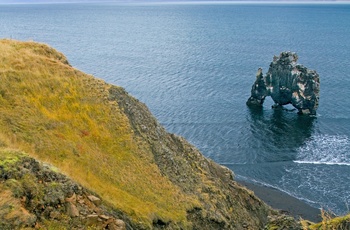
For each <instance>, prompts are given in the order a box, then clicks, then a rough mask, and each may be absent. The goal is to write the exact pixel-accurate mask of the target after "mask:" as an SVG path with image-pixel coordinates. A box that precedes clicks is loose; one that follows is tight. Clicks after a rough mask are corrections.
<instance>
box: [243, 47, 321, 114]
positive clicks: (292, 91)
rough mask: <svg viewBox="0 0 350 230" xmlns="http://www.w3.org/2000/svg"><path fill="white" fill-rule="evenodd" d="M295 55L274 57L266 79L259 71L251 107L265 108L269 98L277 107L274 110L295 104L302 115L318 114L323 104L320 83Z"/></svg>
mask: <svg viewBox="0 0 350 230" xmlns="http://www.w3.org/2000/svg"><path fill="white" fill-rule="evenodd" d="M297 60H298V56H297V54H295V53H293V52H282V53H281V54H280V56H279V57H276V56H275V57H274V60H273V62H271V64H270V68H269V70H268V72H267V74H266V76H263V73H262V69H261V68H259V70H258V73H257V75H256V80H255V82H254V84H253V86H252V90H251V96H250V98H249V99H248V101H247V105H255V106H256V105H257V106H261V105H262V104H263V103H264V100H265V98H266V97H267V96H271V97H272V99H273V101H274V102H275V103H276V104H275V106H274V107H279V106H283V105H286V104H292V105H293V106H294V107H295V108H296V109H298V111H299V113H300V114H311V115H314V114H316V110H317V108H318V101H319V92H320V80H319V75H318V74H317V73H316V71H314V70H309V69H307V68H306V67H304V66H302V65H299V64H297Z"/></svg>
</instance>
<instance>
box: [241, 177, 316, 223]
mask: <svg viewBox="0 0 350 230" xmlns="http://www.w3.org/2000/svg"><path fill="white" fill-rule="evenodd" d="M236 181H237V182H238V183H239V184H241V185H243V186H244V187H246V188H248V189H249V190H252V191H253V192H254V194H255V195H256V196H257V197H258V198H259V199H261V200H262V201H264V202H265V203H266V204H268V205H269V206H271V207H272V208H273V209H277V210H280V211H282V212H284V213H286V214H288V215H291V216H293V217H295V218H297V219H299V218H300V217H301V218H303V219H305V220H309V221H312V222H316V223H317V222H321V221H322V218H321V210H320V209H317V208H314V207H311V206H310V205H308V204H307V203H305V202H303V201H301V200H299V199H297V198H295V197H293V196H291V195H289V194H287V193H285V192H282V191H280V190H278V189H275V188H271V187H267V186H264V185H258V184H254V183H251V182H247V181H243V180H238V179H236Z"/></svg>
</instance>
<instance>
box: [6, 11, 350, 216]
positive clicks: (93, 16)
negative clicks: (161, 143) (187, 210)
mask: <svg viewBox="0 0 350 230" xmlns="http://www.w3.org/2000/svg"><path fill="white" fill-rule="evenodd" d="M0 37H7V38H14V39H20V40H31V39H33V40H35V41H40V42H45V43H48V44H50V45H52V46H54V47H55V48H57V49H59V50H60V51H62V52H63V53H65V54H66V55H67V57H68V59H69V60H70V62H71V64H72V65H73V66H76V67H77V68H79V69H81V70H83V71H84V72H87V73H91V74H94V75H95V76H96V77H99V78H103V79H105V80H106V81H108V82H110V83H114V84H118V85H121V86H123V87H125V88H126V89H127V90H128V91H129V92H130V93H131V94H132V95H134V96H135V97H137V98H138V99H140V100H141V101H143V102H145V103H146V104H147V106H148V107H149V108H150V109H151V111H152V112H153V113H154V114H155V116H156V117H157V118H158V119H159V121H160V122H161V123H162V124H163V125H164V126H165V127H166V128H167V129H168V130H169V131H170V132H174V133H177V134H179V135H182V136H185V137H186V138H187V139H188V140H189V141H190V142H191V143H193V144H194V145H196V146H197V147H198V148H199V149H200V150H201V151H202V152H203V153H204V154H205V155H206V156H208V157H210V158H212V159H214V160H215V161H217V162H219V163H221V164H223V165H226V166H228V167H229V168H231V169H232V170H233V171H234V172H235V174H236V175H237V177H239V178H240V179H244V180H248V181H251V182H252V181H253V182H256V183H261V184H266V185H269V186H272V187H275V188H278V189H280V190H283V191H285V192H287V193H289V194H291V195H293V196H295V197H297V198H299V199H302V200H305V201H306V202H308V203H310V204H312V205H313V206H315V207H323V208H326V209H329V210H331V211H334V212H336V213H337V214H344V213H346V212H347V211H348V208H347V204H348V203H349V202H350V177H349V175H350V98H349V88H350V76H349V70H348V67H349V66H350V55H349V51H350V42H349V41H350V5H339V4H338V5H327V4H322V5H307V4H302V5H287V4H280V5H278V4H277V5H276V4H275V5H273V4H265V5H259V4H258V5H257V4H255V5H254V4H206V5H200V4H182V5H176V4H158V5H156V4H149V5H147V4H143V5H142V4H137V5H135V4H134V5H132V4H129V5H125V4H124V5H122V4H89V5H84V4H53V5H0ZM286 50H291V51H295V52H297V53H298V55H299V62H300V63H301V64H304V65H305V66H307V67H308V68H311V69H315V70H317V72H318V73H319V74H320V78H321V97H320V107H319V110H318V115H317V117H312V118H310V117H304V116H298V115H297V114H296V112H295V111H285V110H283V111H274V110H272V109H271V108H270V107H271V105H272V101H271V100H269V101H267V102H266V105H265V107H264V108H263V109H261V110H252V109H249V108H247V107H246V105H245V102H246V100H247V98H248V97H249V94H250V88H251V85H252V83H253V81H254V79H255V73H256V71H257V69H258V68H259V67H262V68H263V70H264V73H265V72H267V69H268V66H269V63H270V62H271V61H272V57H273V55H278V54H279V53H280V52H282V51H286ZM0 55H1V54H0Z"/></svg>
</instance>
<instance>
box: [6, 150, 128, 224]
mask: <svg viewBox="0 0 350 230" xmlns="http://www.w3.org/2000/svg"><path fill="white" fill-rule="evenodd" d="M55 170H57V169H55ZM92 194H93V192H91V191H89V190H87V189H86V188H84V187H82V186H81V185H79V184H77V183H76V182H74V181H72V180H70V179H69V178H68V177H66V176H65V175H63V174H60V173H58V172H55V171H54V168H52V166H49V165H45V164H43V163H40V162H38V161H36V160H35V159H33V158H31V157H29V156H27V155H24V154H22V153H21V152H18V151H12V150H0V198H1V199H0V229H22V228H25V229H34V228H35V229H46V228H45V227H48V229H109V230H114V229H117V230H125V229H126V228H127V227H126V225H127V226H129V224H128V222H130V221H129V220H128V218H127V217H126V216H124V215H122V214H121V215H120V214H117V213H116V212H113V211H112V212H111V211H109V210H108V209H107V208H106V207H105V206H104V205H102V203H101V199H100V198H98V197H96V196H95V195H92ZM119 218H123V219H124V220H125V221H126V222H124V221H123V220H121V219H119ZM129 229H130V226H129Z"/></svg>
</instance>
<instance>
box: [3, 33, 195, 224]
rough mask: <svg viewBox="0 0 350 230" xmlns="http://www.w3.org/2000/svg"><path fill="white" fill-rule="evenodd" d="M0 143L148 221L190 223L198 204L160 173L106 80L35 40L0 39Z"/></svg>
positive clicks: (133, 215) (135, 216)
mask: <svg viewBox="0 0 350 230" xmlns="http://www.w3.org/2000/svg"><path fill="white" fill-rule="evenodd" d="M0 77H1V84H0V104H1V106H0V114H1V116H0V130H1V131H0V144H1V145H2V146H5V147H10V148H16V149H21V150H24V151H26V152H27V153H29V154H30V155H32V156H34V157H35V158H37V159H40V160H42V161H45V162H48V163H51V164H53V165H55V166H56V167H58V168H60V169H61V170H62V172H64V173H65V174H67V175H69V176H70V177H71V178H73V179H74V180H76V181H77V182H79V183H80V184H82V185H83V186H86V187H87V188H90V189H91V190H93V191H95V192H96V193H98V194H100V195H101V196H102V197H103V198H104V200H105V201H107V202H109V203H110V204H111V205H112V206H113V207H116V208H118V209H120V210H123V211H125V212H126V213H127V214H128V215H130V216H131V217H132V218H134V219H135V220H137V221H141V222H143V223H144V224H145V225H150V224H151V222H152V220H153V219H157V218H158V217H160V218H162V219H164V220H167V219H171V220H173V221H175V222H179V223H182V224H184V225H186V210H187V209H189V208H190V207H192V206H194V205H196V203H198V202H197V201H196V200H195V198H193V197H190V196H186V195H184V194H183V193H182V192H181V191H180V189H179V188H178V187H177V186H175V185H174V184H172V183H171V182H170V181H169V179H168V178H167V177H164V176H162V175H161V173H160V171H159V169H158V167H157V165H156V164H155V163H154V159H153V155H152V154H151V151H150V150H149V149H148V148H147V145H146V143H144V142H142V141H141V140H139V139H138V138H136V137H135V135H134V133H133V131H132V129H131V127H130V125H129V122H128V118H127V117H126V116H125V115H124V114H123V113H122V112H121V111H120V110H119V107H118V106H117V104H116V102H115V101H110V100H108V88H109V87H110V86H109V85H107V84H106V83H104V82H103V81H100V80H97V79H95V78H93V77H92V76H89V75H86V74H84V73H82V72H80V71H77V70H76V69H74V68H72V67H71V66H69V65H68V64H67V61H66V59H65V57H64V56H63V55H62V54H60V53H58V52H56V51H54V50H53V49H51V48H48V47H47V46H45V45H40V44H37V43H31V42H29V43H22V42H16V41H9V40H1V41H0Z"/></svg>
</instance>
